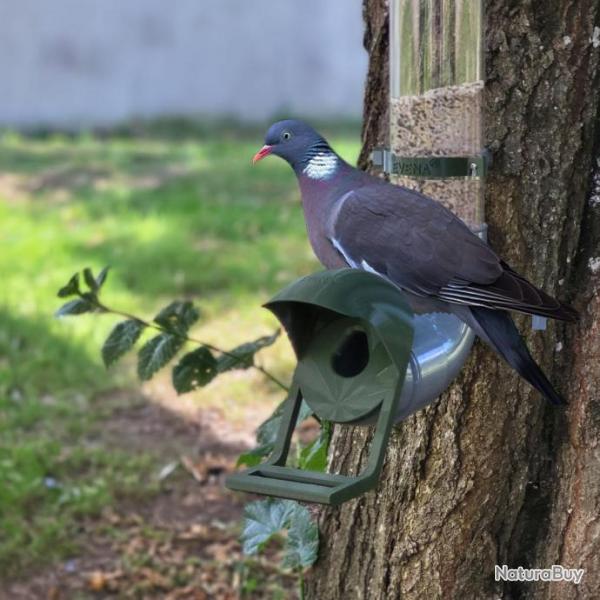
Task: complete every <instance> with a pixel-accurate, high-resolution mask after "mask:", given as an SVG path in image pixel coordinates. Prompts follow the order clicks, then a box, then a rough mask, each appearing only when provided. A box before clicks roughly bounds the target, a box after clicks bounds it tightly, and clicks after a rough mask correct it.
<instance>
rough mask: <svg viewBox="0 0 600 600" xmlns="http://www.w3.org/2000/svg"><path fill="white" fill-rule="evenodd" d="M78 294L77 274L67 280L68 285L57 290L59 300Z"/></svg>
mask: <svg viewBox="0 0 600 600" xmlns="http://www.w3.org/2000/svg"><path fill="white" fill-rule="evenodd" d="M78 293H79V273H75V275H73V277H71V279H69V283H67V285H65V286H63V287H61V288H60V290H58V297H59V298H68V297H69V296H74V295H75V294H78Z"/></svg>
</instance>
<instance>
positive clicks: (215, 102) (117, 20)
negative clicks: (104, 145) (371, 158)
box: [0, 0, 366, 126]
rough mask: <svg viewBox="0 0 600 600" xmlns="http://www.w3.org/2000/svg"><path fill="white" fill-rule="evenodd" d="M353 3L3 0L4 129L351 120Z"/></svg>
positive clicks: (361, 65)
mask: <svg viewBox="0 0 600 600" xmlns="http://www.w3.org/2000/svg"><path fill="white" fill-rule="evenodd" d="M361 4H362V2H361V0H171V1H168V0H0V125H17V126H19V125H40V124H47V125H68V126H78V125H94V124H107V123H112V122H116V121H119V120H122V119H127V118H130V117H151V116H157V115H165V114H166V115H209V116H217V115H229V114H235V115H237V116H239V117H241V118H243V119H248V120H253V119H263V118H267V117H269V116H270V115H272V114H273V113H274V112H275V111H290V112H294V113H296V114H298V113H300V114H304V115H311V116H331V115H338V116H358V115H360V112H361V102H362V91H363V82H364V77H365V73H366V54H365V52H364V50H363V49H362V35H363V25H362V18H361Z"/></svg>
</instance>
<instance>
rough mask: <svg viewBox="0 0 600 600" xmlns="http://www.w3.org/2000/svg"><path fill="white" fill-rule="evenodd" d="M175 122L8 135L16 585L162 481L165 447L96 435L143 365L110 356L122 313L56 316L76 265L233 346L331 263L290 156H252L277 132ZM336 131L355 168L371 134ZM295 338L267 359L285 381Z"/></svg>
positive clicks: (11, 523) (245, 384)
mask: <svg viewBox="0 0 600 600" xmlns="http://www.w3.org/2000/svg"><path fill="white" fill-rule="evenodd" d="M176 125H177V126H174V125H173V124H171V128H169V126H168V123H166V124H165V123H163V124H160V125H159V126H157V127H155V128H154V129H150V130H149V131H146V130H145V131H144V132H142V134H141V135H140V131H138V130H137V129H135V128H134V129H133V131H131V130H119V131H117V132H116V133H111V132H103V133H102V135H92V134H81V135H71V136H66V135H56V134H52V135H45V136H38V137H33V138H32V137H23V136H20V135H18V134H15V133H10V132H5V133H4V134H2V136H1V137H0V578H1V577H2V576H11V575H14V574H15V573H18V572H20V571H22V570H23V569H24V568H26V567H27V566H28V565H31V564H33V563H37V562H39V561H41V560H52V559H54V558H58V557H64V556H67V555H69V553H70V552H72V551H73V544H72V539H73V535H74V532H75V531H76V530H77V527H78V523H79V521H80V519H81V518H83V517H86V516H90V515H96V514H98V512H99V511H100V510H101V509H102V507H104V506H106V505H107V504H109V503H111V502H113V501H114V500H115V499H116V498H118V497H120V496H122V495H132V494H137V495H141V496H143V495H144V494H146V493H152V491H153V484H152V483H151V478H150V476H149V473H150V471H151V470H152V468H153V466H152V464H151V460H150V458H149V457H147V456H143V455H142V456H134V455H127V454H126V453H123V452H122V451H117V450H114V449H110V448H106V447H102V445H97V444H90V443H88V437H89V435H90V432H91V431H93V430H94V428H97V427H98V424H99V423H101V421H102V419H104V418H106V416H107V411H108V410H109V409H107V407H106V405H105V404H104V403H103V402H99V401H98V397H99V394H101V393H107V392H108V391H110V390H111V389H116V388H119V387H120V388H123V387H131V388H132V387H133V386H134V385H136V384H135V382H134V379H133V375H132V369H131V362H132V361H129V364H128V365H127V364H126V365H125V367H122V368H120V369H117V370H116V371H114V372H113V371H111V372H109V374H108V376H107V374H106V371H105V370H104V368H103V367H102V365H101V361H100V358H99V348H100V345H101V343H102V341H103V339H104V338H105V337H106V335H107V334H108V332H109V331H110V328H111V327H112V325H113V324H114V320H113V319H111V318H107V317H97V316H82V317H77V318H71V319H63V320H60V321H57V320H55V319H53V318H52V314H53V312H54V310H56V308H57V307H58V306H59V305H60V301H59V300H58V299H57V298H56V291H57V290H58V288H59V287H60V286H61V285H63V284H64V283H65V282H66V281H67V280H68V278H69V277H70V276H71V275H72V274H73V273H74V272H75V271H78V270H80V269H81V268H82V267H84V266H89V267H91V268H93V269H94V270H95V271H98V270H99V269H100V268H101V267H102V266H104V265H111V267H112V271H111V273H110V276H109V281H108V283H107V285H106V291H105V300H106V301H107V302H108V304H110V305H114V306H117V307H118V308H121V309H123V310H129V311H133V312H135V313H137V314H140V315H142V316H147V317H152V315H153V313H154V312H155V311H156V310H157V309H158V308H159V307H160V306H162V305H164V304H166V303H168V302H169V301H170V300H171V299H173V298H191V299H193V300H194V301H196V302H197V303H198V304H199V306H200V307H201V309H202V314H203V316H202V319H201V321H200V323H199V325H198V327H197V328H196V331H195V332H194V334H195V335H196V336H198V335H200V336H203V337H204V338H205V339H207V340H209V341H213V342H218V343H219V344H221V345H223V346H225V347H231V346H233V345H235V344H237V343H240V342H244V341H247V340H249V339H251V338H253V337H255V336H256V335H262V334H265V333H268V332H270V331H272V330H273V329H274V328H275V326H276V323H275V321H274V320H273V318H272V317H271V316H270V315H269V314H268V313H267V312H266V311H264V310H262V309H260V305H261V303H262V302H264V301H265V300H266V299H267V298H268V297H269V296H270V295H272V294H273V293H275V292H276V291H277V290H278V289H279V288H281V287H282V286H283V285H285V284H286V283H288V282H289V281H291V280H293V279H294V278H296V277H298V276H300V275H303V274H306V273H309V272H311V271H313V270H315V269H317V268H318V265H317V263H316V261H315V259H314V258H313V256H312V253H311V251H310V248H309V245H308V242H307V240H306V234H305V229H304V222H303V218H302V212H301V207H300V204H299V194H298V191H297V187H296V182H295V178H294V177H293V174H292V173H291V171H290V169H289V167H288V166H287V165H285V164H284V163H283V162H282V161H279V160H277V159H270V160H269V161H265V162H263V163H261V164H260V165H259V166H257V167H252V166H251V163H250V157H251V156H252V155H253V153H254V152H255V151H256V149H257V148H258V147H259V146H260V145H261V140H262V131H258V130H253V129H251V128H250V129H249V128H244V129H243V130H240V131H236V129H235V128H229V129H223V127H220V128H216V127H196V128H188V129H189V131H188V133H185V132H186V129H185V126H184V124H182V123H177V124H176ZM327 130H328V128H327V127H325V133H327ZM329 130H331V131H333V135H332V136H330V140H331V142H332V143H333V145H334V146H335V147H336V149H337V150H338V151H339V152H340V153H341V154H342V155H343V156H344V157H345V158H346V159H347V160H350V161H354V160H355V158H356V156H357V154H358V150H359V141H358V137H359V136H358V130H357V129H356V128H352V127H332V126H330V127H329ZM158 134H160V135H158ZM282 344H285V342H284V341H282V342H278V344H277V347H276V348H273V349H269V351H267V352H266V356H265V357H264V359H263V360H264V363H265V364H266V365H267V366H269V368H271V369H272V370H273V371H275V373H277V374H278V376H280V377H281V378H283V379H286V378H288V377H289V374H290V369H291V365H292V358H291V354H290V353H289V349H288V348H287V347H285V348H283V347H282V346H281V345H282ZM266 385H267V384H265V382H264V381H262V380H260V378H257V377H256V374H253V373H249V372H244V373H243V374H242V375H241V376H240V375H239V374H237V375H236V374H232V375H231V376H227V377H223V378H221V380H220V381H217V382H215V383H214V384H211V386H209V387H208V388H206V389H205V390H202V391H200V392H198V393H195V395H194V396H193V397H194V399H195V401H197V402H198V403H203V402H204V403H216V404H218V405H219V406H222V407H223V406H224V407H226V408H227V410H228V411H231V414H232V415H234V416H235V405H236V404H244V403H250V402H253V401H256V400H255V399H256V397H257V396H258V395H260V394H263V395H264V394H266V395H267V396H268V395H269V394H271V395H272V396H273V395H275V394H278V393H279V392H277V391H276V390H273V389H271V388H265V386H266Z"/></svg>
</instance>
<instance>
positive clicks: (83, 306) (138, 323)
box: [55, 267, 288, 394]
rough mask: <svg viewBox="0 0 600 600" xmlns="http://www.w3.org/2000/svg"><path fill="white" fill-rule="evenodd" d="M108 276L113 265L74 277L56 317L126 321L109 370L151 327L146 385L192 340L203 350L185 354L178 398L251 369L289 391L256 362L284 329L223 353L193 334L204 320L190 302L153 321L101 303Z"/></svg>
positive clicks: (107, 351) (110, 348)
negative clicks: (103, 316)
mask: <svg viewBox="0 0 600 600" xmlns="http://www.w3.org/2000/svg"><path fill="white" fill-rule="evenodd" d="M107 276H108V267H105V268H104V269H102V271H100V273H99V274H98V276H97V277H94V274H93V273H92V270H91V269H89V268H85V269H84V270H83V271H82V273H81V274H80V273H75V274H74V275H73V276H72V277H71V279H69V281H68V282H67V284H66V285H64V286H63V287H62V288H61V289H60V290H59V291H58V297H59V298H72V299H71V300H69V301H68V302H66V303H65V304H63V305H62V306H61V307H60V308H59V309H58V310H57V311H56V313H55V314H56V316H57V317H65V316H72V315H81V314H84V313H105V314H112V315H117V316H120V317H123V318H124V319H125V320H124V321H120V322H119V323H117V324H116V325H115V326H114V328H113V329H112V331H111V332H110V334H109V336H108V338H107V339H106V341H105V342H104V344H103V345H102V360H103V361H104V364H105V365H106V367H107V368H108V367H110V366H111V365H113V364H114V363H116V362H117V361H118V360H119V359H120V358H122V357H123V356H124V355H125V354H127V353H128V352H129V351H130V350H132V349H133V348H134V346H135V345H136V343H137V342H138V340H139V339H140V337H141V335H142V333H143V332H144V331H145V330H146V329H154V330H156V331H158V334H157V335H155V336H154V337H152V338H150V339H149V340H147V341H146V342H145V343H144V344H143V345H142V347H141V348H140V349H139V351H138V361H137V373H138V377H139V378H140V379H141V380H142V381H147V380H149V379H151V378H152V377H153V376H154V374H155V373H156V372H157V371H159V370H160V369H161V368H162V367H164V366H165V365H166V364H167V363H169V362H170V361H171V360H172V359H173V358H175V356H176V355H177V354H178V353H179V351H180V350H181V349H182V348H183V346H184V345H185V344H186V343H187V342H192V343H193V344H196V345H198V346H199V348H196V349H195V350H193V351H191V352H188V353H186V354H184V355H183V357H182V358H181V359H180V360H179V362H178V363H177V364H176V365H175V367H174V368H173V373H172V381H173V387H174V388H175V389H176V390H177V393H179V394H184V393H186V392H190V391H192V390H194V389H196V388H199V387H203V386H205V385H207V384H208V383H210V382H211V381H212V380H213V379H214V378H215V377H217V375H219V374H221V373H225V372H227V371H231V370H233V369H250V368H253V369H256V370H258V371H260V372H261V373H262V374H263V375H264V376H265V377H267V378H268V379H270V380H271V381H272V382H274V383H275V384H277V385H278V386H279V387H281V388H282V389H284V390H287V389H288V388H287V386H286V385H285V384H284V383H283V382H282V381H280V380H279V379H278V378H277V377H276V376H275V375H273V374H272V373H271V372H269V371H267V369H265V368H264V367H263V366H262V365H260V364H257V363H256V360H255V355H256V353H257V352H259V351H260V350H262V349H263V348H266V347H268V346H271V345H272V344H274V343H275V341H276V340H277V338H278V337H279V333H280V332H279V331H276V332H275V333H273V335H269V336H264V337H260V338H258V339H256V340H254V341H252V342H246V343H244V344H241V345H240V346H237V347H236V348H233V349H232V350H223V349H222V348H219V347H217V346H215V345H214V344H209V343H208V342H205V341H202V340H198V339H195V338H193V337H190V336H189V335H188V332H189V330H190V328H191V327H192V325H194V323H196V322H197V321H198V319H199V318H200V311H199V310H198V309H197V308H196V307H195V306H194V304H193V303H192V302H190V301H188V300H176V301H174V302H171V303H170V304H169V305H168V306H165V307H164V308H163V309H161V310H160V311H159V312H158V314H157V315H156V316H155V317H154V318H153V319H152V320H151V321H149V320H146V319H143V318H140V317H137V316H135V315H132V314H129V313H127V312H124V311H122V310H117V309H115V308H112V307H110V306H108V305H107V304H105V303H104V302H103V301H101V300H100V291H101V289H102V286H103V285H104V283H105V282H106V279H107Z"/></svg>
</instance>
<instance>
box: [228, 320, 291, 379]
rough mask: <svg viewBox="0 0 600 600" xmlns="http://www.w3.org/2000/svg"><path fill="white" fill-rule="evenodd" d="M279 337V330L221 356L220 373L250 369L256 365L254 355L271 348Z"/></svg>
mask: <svg viewBox="0 0 600 600" xmlns="http://www.w3.org/2000/svg"><path fill="white" fill-rule="evenodd" d="M278 337H279V330H277V331H276V332H275V333H274V334H273V335H267V336H264V337H260V338H258V339H257V340H254V341H253V342H246V343H245V344H242V345H241V346H238V347H237V348H234V349H233V350H229V351H228V352H227V354H221V356H219V358H218V359H217V369H218V370H219V373H224V372H225V371H231V370H232V369H248V368H250V367H251V366H252V365H253V364H254V355H255V354H256V353H257V352H258V351H259V350H262V349H263V348H266V347H267V346H271V345H272V344H274V343H275V341H276V340H277V338H278Z"/></svg>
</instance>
